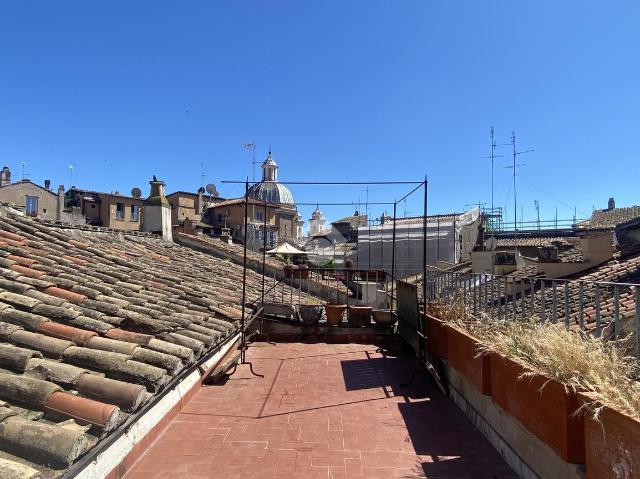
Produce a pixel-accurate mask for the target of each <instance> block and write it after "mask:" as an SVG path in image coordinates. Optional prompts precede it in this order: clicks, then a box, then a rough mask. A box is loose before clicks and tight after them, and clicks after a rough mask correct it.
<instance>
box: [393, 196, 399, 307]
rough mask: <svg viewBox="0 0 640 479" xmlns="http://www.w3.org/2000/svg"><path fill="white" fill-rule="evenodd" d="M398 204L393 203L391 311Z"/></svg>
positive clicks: (394, 278) (394, 280)
mask: <svg viewBox="0 0 640 479" xmlns="http://www.w3.org/2000/svg"><path fill="white" fill-rule="evenodd" d="M397 206H398V202H397V201H394V202H393V239H392V243H391V310H392V311H393V294H394V293H395V291H394V289H395V283H396V208H397Z"/></svg>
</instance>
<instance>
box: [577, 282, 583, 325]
mask: <svg viewBox="0 0 640 479" xmlns="http://www.w3.org/2000/svg"><path fill="white" fill-rule="evenodd" d="M578 324H579V325H580V330H584V283H583V282H582V281H580V284H579V289H578Z"/></svg>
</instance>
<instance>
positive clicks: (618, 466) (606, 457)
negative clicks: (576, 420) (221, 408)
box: [584, 407, 640, 479]
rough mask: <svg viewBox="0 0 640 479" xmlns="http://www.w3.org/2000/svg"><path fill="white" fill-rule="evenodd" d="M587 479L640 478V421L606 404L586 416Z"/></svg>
mask: <svg viewBox="0 0 640 479" xmlns="http://www.w3.org/2000/svg"><path fill="white" fill-rule="evenodd" d="M584 425H585V440H586V455H587V457H586V461H587V478H588V479H604V478H609V477H615V478H618V477H619V478H621V479H622V478H624V479H627V478H629V479H631V478H633V477H640V422H639V421H637V420H636V419H634V418H632V417H630V416H627V415H626V414H622V413H620V412H618V411H616V410H614V409H610V408H607V407H605V408H604V409H603V410H602V412H601V413H600V422H597V421H595V420H594V419H593V418H591V417H590V416H588V417H587V418H585V423H584Z"/></svg>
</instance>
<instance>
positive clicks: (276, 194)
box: [249, 152, 295, 206]
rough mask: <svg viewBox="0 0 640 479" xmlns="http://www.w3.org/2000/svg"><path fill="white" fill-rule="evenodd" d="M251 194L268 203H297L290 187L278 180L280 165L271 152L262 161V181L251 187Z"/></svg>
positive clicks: (252, 196)
mask: <svg viewBox="0 0 640 479" xmlns="http://www.w3.org/2000/svg"><path fill="white" fill-rule="evenodd" d="M249 196H250V197H251V198H255V199H256V200H258V201H266V202H267V203H276V204H283V205H292V206H294V205H295V202H294V201H293V195H292V194H291V191H289V188H287V187H286V186H285V185H283V184H282V183H279V182H278V165H277V163H276V162H275V161H274V159H273V157H272V156H271V152H269V155H268V156H267V159H266V160H264V163H262V181H261V182H260V183H256V184H255V185H253V186H251V188H249Z"/></svg>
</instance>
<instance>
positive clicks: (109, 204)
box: [65, 187, 144, 231]
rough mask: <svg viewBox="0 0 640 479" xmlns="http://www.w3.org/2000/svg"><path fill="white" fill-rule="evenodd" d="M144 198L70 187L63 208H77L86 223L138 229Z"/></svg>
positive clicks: (117, 228) (127, 229)
mask: <svg viewBox="0 0 640 479" xmlns="http://www.w3.org/2000/svg"><path fill="white" fill-rule="evenodd" d="M143 205H144V200H143V199H141V198H134V197H132V196H124V195H120V194H117V193H101V192H98V191H89V190H82V189H79V188H75V187H72V188H70V189H69V190H68V191H67V192H66V193H65V208H67V209H68V208H79V210H80V214H81V215H82V216H84V218H85V221H86V223H87V224H90V225H94V226H104V227H106V228H112V229H116V230H124V231H140V225H141V224H142V207H143Z"/></svg>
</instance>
